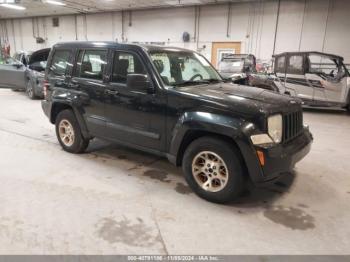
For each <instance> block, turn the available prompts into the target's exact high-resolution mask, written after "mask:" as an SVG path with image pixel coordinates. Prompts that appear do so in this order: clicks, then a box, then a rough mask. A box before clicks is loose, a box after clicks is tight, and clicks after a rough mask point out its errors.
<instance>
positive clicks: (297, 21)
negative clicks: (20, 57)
mask: <svg viewBox="0 0 350 262" xmlns="http://www.w3.org/2000/svg"><path fill="white" fill-rule="evenodd" d="M328 1H329V0H306V6H305V0H282V1H281V7H280V17H279V25H278V31H277V38H276V53H278V52H284V51H295V50H298V49H299V47H300V50H301V51H305V50H317V51H321V50H322V47H323V46H324V51H326V52H330V53H336V54H339V55H342V56H344V57H345V58H346V60H347V61H348V62H350V48H349V46H350V34H349V33H348V32H349V28H350V19H349V17H350V1H348V0H330V3H331V4H330V9H329V10H330V11H329V16H328V24H327V26H326V20H327V19H326V18H327V13H328V12H327V9H328ZM200 8H201V11H200V22H199V43H198V48H200V50H201V52H202V53H203V54H204V55H206V57H208V58H210V54H211V45H212V42H222V41H240V42H241V43H242V52H251V53H253V54H255V55H256V56H257V57H258V58H261V59H270V58H271V55H272V50H273V45H274V35H275V25H276V18H277V9H278V1H277V0H268V1H255V2H244V3H232V9H231V17H230V19H231V26H230V28H229V35H228V36H227V21H228V20H227V18H228V17H227V16H228V4H221V5H209V6H201V7H200ZM304 10H305V16H303V14H304ZM84 17H85V16H84V15H78V16H77V34H76V32H75V17H74V16H73V15H71V16H60V26H59V27H53V26H52V18H51V17H46V18H40V19H39V33H40V36H41V37H44V38H45V39H46V43H45V44H36V42H35V38H34V37H33V33H32V19H16V20H14V28H15V33H14V36H15V38H13V32H12V31H13V30H12V25H11V22H10V20H7V28H8V30H7V31H8V34H9V39H10V43H11V47H12V51H13V52H14V51H15V49H17V50H20V49H25V50H35V49H39V48H44V47H47V46H51V45H53V44H55V43H57V42H62V41H74V40H76V35H77V38H78V40H85V39H86V38H87V39H88V40H115V39H118V41H121V40H122V13H121V12H114V13H111V12H108V13H99V14H89V15H86V19H85V18H84ZM124 18H125V19H124V35H125V37H126V38H127V40H128V41H129V42H135V41H136V42H165V43H166V44H167V45H174V46H179V47H185V48H191V49H197V43H196V42H194V38H193V37H194V30H195V8H194V7H180V8H171V9H170V8H168V9H153V10H142V11H141V10H140V11H133V12H132V19H131V25H129V12H128V11H126V12H125V13H124ZM85 21H86V25H87V27H85ZM326 28H327V30H326ZM325 30H326V37H325ZM184 31H187V32H189V33H190V35H191V42H190V43H183V41H182V34H183V32H184ZM300 37H301V38H300ZM324 38H325V42H324V43H323V40H324ZM14 42H16V47H15V45H14ZM203 46H206V48H205V49H203Z"/></svg>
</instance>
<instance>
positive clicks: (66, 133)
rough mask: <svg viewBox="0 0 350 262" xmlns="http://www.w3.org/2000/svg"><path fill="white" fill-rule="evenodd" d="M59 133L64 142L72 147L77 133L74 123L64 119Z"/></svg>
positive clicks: (60, 124)
mask: <svg viewBox="0 0 350 262" xmlns="http://www.w3.org/2000/svg"><path fill="white" fill-rule="evenodd" d="M58 133H59V136H60V139H61V141H62V143H63V144H64V145H65V146H67V147H70V146H72V145H73V144H74V139H75V133H74V128H73V126H72V124H71V123H70V122H69V121H68V120H66V119H62V120H61V122H60V123H59V126H58Z"/></svg>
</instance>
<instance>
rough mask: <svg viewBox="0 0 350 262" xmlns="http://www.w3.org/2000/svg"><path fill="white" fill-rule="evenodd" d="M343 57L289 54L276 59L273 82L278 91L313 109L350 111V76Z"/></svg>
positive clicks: (304, 53) (310, 53)
mask: <svg viewBox="0 0 350 262" xmlns="http://www.w3.org/2000/svg"><path fill="white" fill-rule="evenodd" d="M343 61H344V59H343V57H341V56H337V55H333V54H326V53H321V52H286V53H281V54H278V55H275V56H274V73H273V74H271V75H270V77H269V78H270V80H272V81H273V83H274V84H275V86H277V88H278V91H279V92H280V93H283V94H289V95H291V96H293V97H297V98H300V99H301V100H302V101H303V102H304V104H305V105H307V106H312V107H337V108H346V109H347V110H350V91H349V90H350V77H349V76H350V75H349V71H348V69H347V68H346V66H345V64H344V62H343Z"/></svg>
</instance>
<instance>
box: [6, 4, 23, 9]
mask: <svg viewBox="0 0 350 262" xmlns="http://www.w3.org/2000/svg"><path fill="white" fill-rule="evenodd" d="M0 6H2V7H6V8H11V9H16V10H25V9H26V8H25V7H24V6H20V5H12V4H0Z"/></svg>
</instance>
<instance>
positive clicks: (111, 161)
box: [0, 89, 350, 254]
mask: <svg viewBox="0 0 350 262" xmlns="http://www.w3.org/2000/svg"><path fill="white" fill-rule="evenodd" d="M0 109H1V110H0V168H1V169H0V253H1V254H18V253H20V254H349V253H350V237H349V236H350V224H349V221H350V211H349V208H350V177H349V176H350V171H349V170H350V150H349V149H350V116H349V115H346V114H345V113H341V112H340V113H339V112H329V111H327V112H317V111H308V112H306V113H305V122H306V123H308V124H309V125H310V128H311V130H312V132H313V134H314V137H315V141H314V145H313V148H312V151H311V153H310V154H309V155H308V156H307V157H306V158H305V159H304V160H302V161H301V162H300V163H299V164H298V165H297V167H296V169H295V175H290V176H288V177H286V178H285V179H284V181H282V182H280V183H278V184H277V185H275V186H273V187H270V188H266V189H254V188H251V189H250V190H249V191H247V192H246V193H245V194H244V196H243V197H242V198H241V199H239V200H238V201H236V202H235V203H233V204H230V205H217V204H212V203H208V202H206V201H204V200H202V199H200V198H198V197H197V196H196V195H194V194H193V193H191V190H190V189H189V188H188V186H187V185H186V184H185V181H184V179H183V177H182V175H181V170H180V169H177V168H174V167H173V166H172V165H171V164H169V163H168V162H167V161H166V160H164V159H159V158H156V157H154V156H151V155H148V154H144V153H142V152H137V151H134V150H130V149H126V148H122V147H120V146H116V145H114V146H113V145H109V144H107V143H104V142H101V141H93V143H92V144H91V147H90V148H89V152H90V153H86V154H82V155H72V154H68V153H66V152H64V151H62V149H61V147H60V146H59V145H58V142H57V140H56V137H55V133H54V126H53V125H51V124H49V122H48V120H47V119H46V117H45V116H44V114H43V112H42V111H41V107H40V101H39V100H37V101H31V100H29V99H28V98H27V97H26V96H25V95H24V94H23V93H16V92H12V91H10V90H4V89H0Z"/></svg>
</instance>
